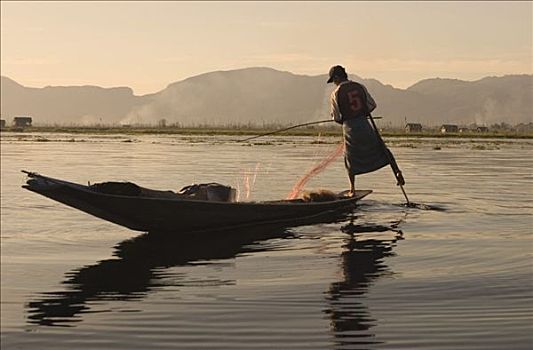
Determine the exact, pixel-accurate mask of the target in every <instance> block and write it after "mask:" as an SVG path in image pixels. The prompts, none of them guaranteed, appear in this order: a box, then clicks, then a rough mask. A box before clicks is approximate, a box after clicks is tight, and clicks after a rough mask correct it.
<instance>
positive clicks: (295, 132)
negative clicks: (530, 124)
mask: <svg viewBox="0 0 533 350" xmlns="http://www.w3.org/2000/svg"><path fill="white" fill-rule="evenodd" d="M276 130H277V129H273V128H247V127H243V128H224V127H212V128H211V127H190V128H179V127H128V128H125V127H115V126H101V127H99V126H96V127H69V126H51V127H50V126H31V127H4V128H2V129H1V130H0V131H1V132H2V133H4V132H11V133H57V134H59V133H70V134H108V135H207V136H215V135H240V136H254V135H261V134H266V133H271V132H274V131H276ZM380 133H381V135H382V136H384V137H392V138H395V137H398V138H403V137H410V138H428V137H431V138H470V139H471V138H477V139H494V138H502V139H504V138H507V139H509V138H510V139H533V131H523V132H519V131H488V132H474V131H472V132H462V133H460V132H457V133H441V132H440V131H438V130H435V131H425V132H424V131H423V132H411V133H407V132H405V131H403V130H380ZM317 134H320V135H321V136H341V135H342V129H341V127H340V126H339V127H338V128H331V127H330V128H321V127H304V128H301V129H292V130H288V131H283V132H280V133H279V134H277V135H280V136H281V135H285V136H316V135H317Z"/></svg>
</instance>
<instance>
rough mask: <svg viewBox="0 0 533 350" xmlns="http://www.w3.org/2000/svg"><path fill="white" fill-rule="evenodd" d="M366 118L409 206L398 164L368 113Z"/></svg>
mask: <svg viewBox="0 0 533 350" xmlns="http://www.w3.org/2000/svg"><path fill="white" fill-rule="evenodd" d="M368 118H369V119H370V122H371V123H372V127H373V128H374V130H375V131H376V136H377V138H378V140H379V142H380V143H381V146H383V152H385V155H386V156H387V158H388V160H389V164H390V166H391V169H392V172H393V173H394V177H395V178H396V181H397V184H398V186H400V188H401V190H402V193H403V196H404V197H405V201H406V202H407V203H406V204H407V206H408V207H409V206H411V202H409V198H407V193H405V190H404V189H403V185H404V184H405V180H404V178H403V175H402V171H401V170H400V168H399V167H398V163H396V159H394V156H393V155H392V152H390V150H389V149H388V148H387V146H386V145H385V141H383V138H382V137H381V134H380V133H379V130H378V127H377V126H376V123H375V122H374V118H372V114H370V112H369V113H368Z"/></svg>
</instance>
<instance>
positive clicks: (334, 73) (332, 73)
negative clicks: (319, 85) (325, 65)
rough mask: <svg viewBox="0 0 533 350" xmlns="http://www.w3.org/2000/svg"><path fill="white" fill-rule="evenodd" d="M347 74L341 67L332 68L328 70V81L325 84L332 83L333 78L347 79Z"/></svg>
mask: <svg viewBox="0 0 533 350" xmlns="http://www.w3.org/2000/svg"><path fill="white" fill-rule="evenodd" d="M347 77H348V74H346V70H345V69H344V67H343V66H333V67H331V68H330V70H329V79H328V81H327V83H328V84H329V83H331V82H333V79H334V78H347Z"/></svg>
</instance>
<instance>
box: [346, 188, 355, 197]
mask: <svg viewBox="0 0 533 350" xmlns="http://www.w3.org/2000/svg"><path fill="white" fill-rule="evenodd" d="M346 197H355V190H350V191H348V193H347V194H346Z"/></svg>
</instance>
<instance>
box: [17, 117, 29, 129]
mask: <svg viewBox="0 0 533 350" xmlns="http://www.w3.org/2000/svg"><path fill="white" fill-rule="evenodd" d="M31 121H32V120H31V117H15V118H13V125H15V126H19V127H20V126H22V127H24V126H31Z"/></svg>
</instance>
